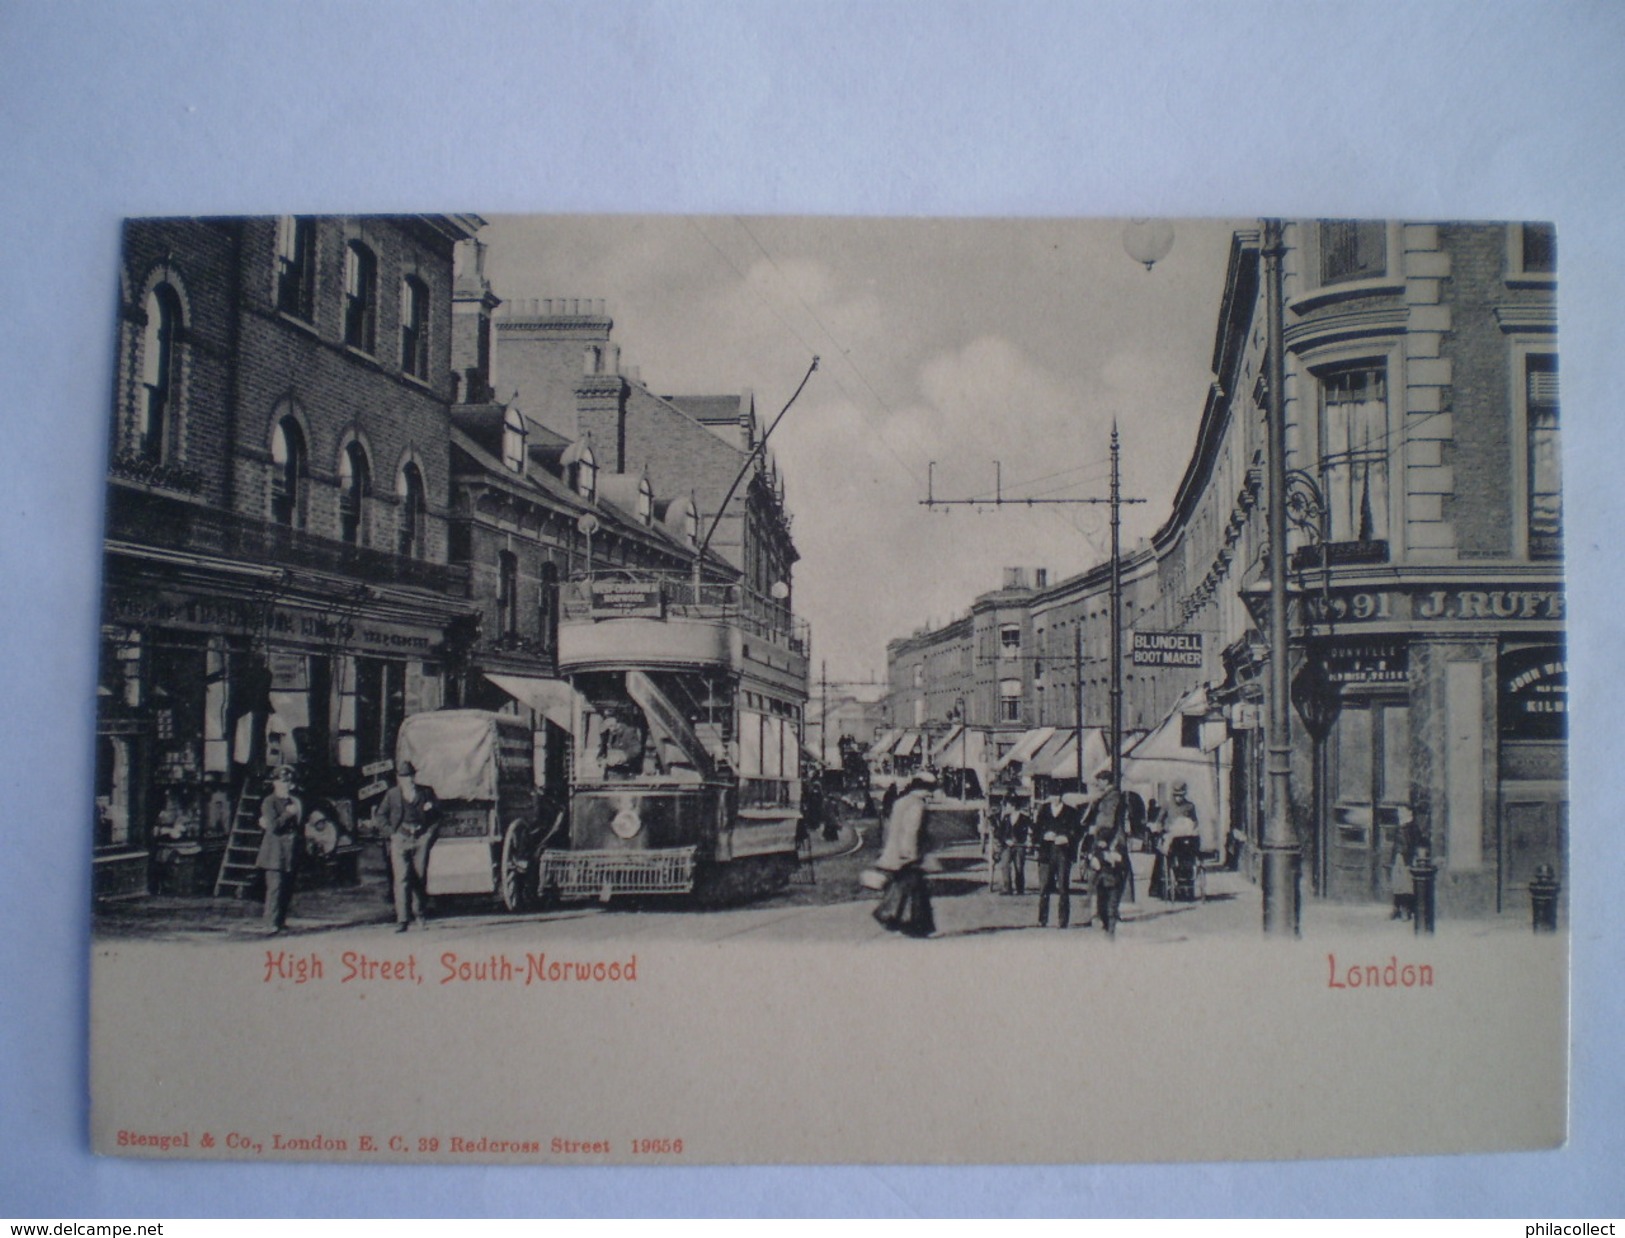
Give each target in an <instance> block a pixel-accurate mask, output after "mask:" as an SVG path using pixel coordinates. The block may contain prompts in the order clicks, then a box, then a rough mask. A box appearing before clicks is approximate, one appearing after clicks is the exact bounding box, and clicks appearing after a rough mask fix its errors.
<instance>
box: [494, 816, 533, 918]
mask: <svg viewBox="0 0 1625 1238" xmlns="http://www.w3.org/2000/svg"><path fill="white" fill-rule="evenodd" d="M531 843H532V839H531V830H530V823H529V822H528V821H515V822H513V823H512V824H511V825H509V826H508V832H507V833H506V834H505V835H503V838H502V867H501V870H500V877H501V887H500V892H501V896H502V905H503V906H504V907H506V908H507V909H508V910H509V911H526V910H529V908H530V906H531V904H532V903H533V902H534V901H535V894H536V867H535V863H534V859H533V857H532V856H531V855H530V847H531Z"/></svg>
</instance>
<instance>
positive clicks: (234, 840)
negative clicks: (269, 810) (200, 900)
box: [214, 778, 270, 898]
mask: <svg viewBox="0 0 1625 1238" xmlns="http://www.w3.org/2000/svg"><path fill="white" fill-rule="evenodd" d="M269 791H270V787H269V786H268V785H267V783H266V781H265V780H264V779H263V778H250V779H248V780H247V781H246V782H245V783H243V793H242V794H241V795H239V796H238V797H237V815H236V816H235V817H233V818H232V821H231V833H230V834H229V835H227V837H226V853H225V855H223V856H221V857H220V875H219V876H218V877H217V878H215V882H214V896H215V897H216V898H226V897H229V898H247V897H248V890H249V887H250V886H251V885H252V884H253V883H254V879H255V877H256V876H257V875H258V874H257V873H256V872H255V866H254V861H255V859H256V858H258V856H259V851H260V839H262V838H263V837H265V831H264V830H262V829H260V805H261V804H263V803H264V802H265V797H266V795H267V794H268V793H269Z"/></svg>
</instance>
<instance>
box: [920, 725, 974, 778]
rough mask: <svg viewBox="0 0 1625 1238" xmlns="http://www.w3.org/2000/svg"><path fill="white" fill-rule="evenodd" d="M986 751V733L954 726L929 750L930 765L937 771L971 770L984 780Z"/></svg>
mask: <svg viewBox="0 0 1625 1238" xmlns="http://www.w3.org/2000/svg"><path fill="white" fill-rule="evenodd" d="M987 749H988V744H987V732H986V731H978V730H976V729H975V728H974V727H973V728H970V729H966V728H965V727H963V726H955V727H954V728H953V729H952V730H950V731H949V732H948V734H947V735H945V736H943V738H942V739H941V740H940V741H938V743H937V744H936V745H935V746H934V747H933V748H932V749H931V763H932V764H933V765H935V766H936V767H937V768H938V769H973V770H975V771H976V772H977V773H978V774H980V775H982V776H983V777H984V778H985V777H986V775H987Z"/></svg>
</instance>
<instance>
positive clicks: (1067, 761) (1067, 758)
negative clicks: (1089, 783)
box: [1032, 726, 1128, 782]
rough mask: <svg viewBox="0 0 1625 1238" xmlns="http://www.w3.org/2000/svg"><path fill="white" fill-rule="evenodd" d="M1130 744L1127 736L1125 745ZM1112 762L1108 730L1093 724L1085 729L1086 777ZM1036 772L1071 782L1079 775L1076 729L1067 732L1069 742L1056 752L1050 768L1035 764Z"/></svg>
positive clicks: (1090, 776)
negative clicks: (1107, 742) (1107, 743)
mask: <svg viewBox="0 0 1625 1238" xmlns="http://www.w3.org/2000/svg"><path fill="white" fill-rule="evenodd" d="M1127 746H1128V740H1127V739H1126V737H1125V740H1124V747H1125V748H1126V747H1127ZM1110 764H1111V752H1110V750H1109V749H1108V748H1107V746H1106V732H1105V731H1104V730H1102V729H1101V728H1100V727H1097V726H1091V727H1085V728H1084V729H1083V770H1084V777H1085V778H1086V779H1087V778H1092V777H1093V776H1094V775H1095V774H1096V773H1097V772H1098V771H1099V770H1100V769H1101V768H1102V767H1103V766H1108V765H1110ZM1032 772H1033V773H1035V774H1043V775H1044V776H1045V777H1048V778H1053V779H1055V780H1056V781H1057V782H1070V781H1072V780H1073V779H1075V778H1076V777H1077V776H1078V737H1077V732H1076V731H1070V732H1068V733H1067V742H1066V746H1065V747H1064V748H1061V749H1059V750H1058V751H1056V752H1055V754H1054V756H1053V758H1052V759H1051V760H1050V762H1049V768H1047V769H1039V768H1037V766H1036V765H1035V766H1034V768H1033V770H1032Z"/></svg>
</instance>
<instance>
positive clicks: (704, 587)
mask: <svg viewBox="0 0 1625 1238" xmlns="http://www.w3.org/2000/svg"><path fill="white" fill-rule="evenodd" d="M562 603H563V605H562V615H561V623H560V628H559V638H558V666H559V675H560V676H561V677H562V678H565V679H568V680H569V682H570V684H571V686H572V687H573V689H574V692H573V694H572V696H573V701H574V704H573V726H572V735H573V740H574V742H573V744H572V745H571V747H572V760H571V770H570V795H569V838H568V843H567V844H565V845H564V846H558V845H557V844H555V846H554V847H553V848H552V849H549V850H547V851H545V852H543V853H542V855H541V856H540V859H539V866H538V874H537V882H538V884H537V889H538V892H539V893H540V894H541V895H542V896H543V897H544V898H549V899H551V898H565V899H569V898H597V899H604V900H607V899H609V898H611V897H614V896H618V895H651V894H688V893H694V894H697V895H700V896H702V897H706V898H725V897H736V896H743V895H748V894H752V893H758V892H764V891H767V890H772V889H777V888H779V887H782V886H783V885H784V884H786V883H787V882H788V880H789V878H790V875H791V873H792V872H793V870H794V869H795V866H796V863H797V851H796V846H797V834H798V831H797V825H798V821H799V817H800V813H801V804H800V798H801V789H800V788H801V782H800V765H801V745H800V728H801V725H802V717H803V711H804V708H805V705H806V701H807V636H806V627H805V625H804V624H803V623H802V622H801V621H799V620H797V619H795V617H794V616H793V615H792V614H791V612H790V610H789V607H788V606H787V605H786V604H785V603H784V602H782V601H780V600H778V599H776V598H771V597H765V596H762V595H759V594H756V593H754V592H753V591H751V590H749V589H747V588H746V587H744V586H743V585H740V584H717V583H711V582H703V583H702V582H697V581H695V580H692V579H688V578H684V577H681V576H676V575H672V574H662V573H655V572H644V571H638V570H635V569H628V570H624V571H618V572H611V573H603V572H600V573H598V574H595V575H592V576H591V577H588V578H584V579H579V580H574V581H571V582H569V584H568V585H567V586H566V587H565V590H564V596H563V598H562Z"/></svg>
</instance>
